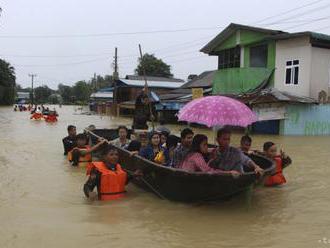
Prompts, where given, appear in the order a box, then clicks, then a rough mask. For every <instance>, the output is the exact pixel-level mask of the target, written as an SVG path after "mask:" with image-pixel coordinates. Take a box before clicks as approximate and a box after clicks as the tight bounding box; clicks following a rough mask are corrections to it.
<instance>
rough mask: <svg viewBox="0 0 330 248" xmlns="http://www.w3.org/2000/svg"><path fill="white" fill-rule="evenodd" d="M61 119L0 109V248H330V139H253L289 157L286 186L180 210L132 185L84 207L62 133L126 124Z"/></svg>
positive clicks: (67, 110)
mask: <svg viewBox="0 0 330 248" xmlns="http://www.w3.org/2000/svg"><path fill="white" fill-rule="evenodd" d="M58 111H59V115H60V117H59V122H58V123H56V124H47V123H45V122H43V121H40V122H39V121H31V120H29V114H28V113H26V112H25V113H24V112H13V111H12V108H8V107H5V108H0V138H1V139H0V148H1V149H0V226H1V228H0V247H34V248H39V247H42V248H44V247H93V248H98V247H118V248H119V247H205V248H206V247H308V248H310V247H330V228H329V227H330V193H329V192H330V183H329V182H330V158H329V149H330V137H280V136H253V139H254V143H253V147H254V148H260V147H261V145H262V143H263V142H264V141H267V140H272V141H274V142H276V143H278V144H281V147H283V148H284V149H285V151H286V152H287V153H288V154H289V155H290V156H291V157H292V159H293V161H294V163H293V165H291V166H290V167H288V168H287V169H286V170H285V175H286V178H287V181H288V183H287V185H285V186H284V187H279V188H256V189H255V190H253V191H252V192H249V193H246V194H243V195H240V196H239V197H237V198H234V199H231V200H228V201H225V202H222V203H217V204H205V205H186V204H182V203H174V202H169V201H166V200H160V199H159V198H157V197H156V196H154V195H152V194H150V193H146V192H143V191H142V190H140V189H138V188H136V187H135V186H134V185H129V187H128V194H127V197H126V198H124V199H122V200H119V201H115V202H107V203H100V202H94V203H90V202H88V201H87V200H86V199H85V198H84V195H83V192H82V186H83V184H84V182H85V180H86V177H85V172H84V170H82V169H80V168H72V167H70V166H69V164H68V162H67V161H66V160H65V158H64V156H63V148H62V143H61V139H62V137H64V136H66V127H67V125H68V124H74V125H76V126H77V129H78V131H79V130H82V129H83V128H84V127H87V126H88V125H90V124H94V125H96V127H97V128H110V127H116V126H117V125H118V124H127V125H129V124H130V123H131V120H130V119H128V118H110V117H100V116H87V115H78V113H79V111H78V112H75V111H74V107H72V106H65V107H63V108H61V109H58ZM170 127H171V128H172V129H173V130H174V132H175V133H179V131H180V129H182V128H183V126H170ZM195 130H196V131H199V132H202V133H207V134H208V135H209V137H210V139H211V140H212V138H213V132H212V131H207V130H205V129H204V130H197V129H195ZM238 138H239V136H238V135H235V136H234V137H233V141H232V143H233V144H234V145H237V144H238ZM327 242H329V243H328V244H326V243H327Z"/></svg>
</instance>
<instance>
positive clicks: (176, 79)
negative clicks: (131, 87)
mask: <svg viewBox="0 0 330 248" xmlns="http://www.w3.org/2000/svg"><path fill="white" fill-rule="evenodd" d="M125 79H129V80H141V81H143V80H144V77H143V76H138V75H126V77H125ZM147 80H148V81H149V80H150V81H165V82H178V83H183V82H184V80H182V79H179V78H165V77H152V76H147Z"/></svg>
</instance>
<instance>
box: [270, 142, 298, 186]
mask: <svg viewBox="0 0 330 248" xmlns="http://www.w3.org/2000/svg"><path fill="white" fill-rule="evenodd" d="M263 150H264V155H265V156H266V157H268V158H269V159H271V160H273V161H275V163H276V169H275V173H274V174H273V175H271V176H269V177H267V178H266V180H265V183H264V185H265V186H277V185H282V184H285V183H286V179H285V177H284V175H283V169H284V168H285V167H287V166H289V165H290V164H291V163H292V160H291V158H290V157H289V156H287V155H286V154H285V153H284V152H283V151H282V150H281V151H280V154H277V147H276V145H275V144H274V143H273V142H271V141H268V142H266V143H265V144H264V147H263Z"/></svg>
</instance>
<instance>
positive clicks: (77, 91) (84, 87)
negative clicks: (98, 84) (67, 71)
mask: <svg viewBox="0 0 330 248" xmlns="http://www.w3.org/2000/svg"><path fill="white" fill-rule="evenodd" d="M73 94H74V96H75V100H76V101H79V102H81V103H86V102H87V101H88V100H89V97H90V95H91V94H92V88H91V85H90V84H88V83H86V82H85V81H79V82H77V83H76V84H75V85H74V86H73Z"/></svg>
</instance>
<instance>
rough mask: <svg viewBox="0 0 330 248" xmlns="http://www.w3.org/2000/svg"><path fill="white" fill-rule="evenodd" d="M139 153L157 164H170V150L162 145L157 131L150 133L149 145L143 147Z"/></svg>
mask: <svg viewBox="0 0 330 248" xmlns="http://www.w3.org/2000/svg"><path fill="white" fill-rule="evenodd" d="M139 155H140V156H141V157H144V158H146V159H148V160H150V161H152V162H155V163H157V164H161V165H164V166H169V162H170V159H169V154H168V150H167V149H166V148H164V147H162V146H161V144H160V134H159V133H157V132H153V133H151V134H150V138H149V145H148V146H147V147H145V148H142V149H141V150H140V152H139Z"/></svg>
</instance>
